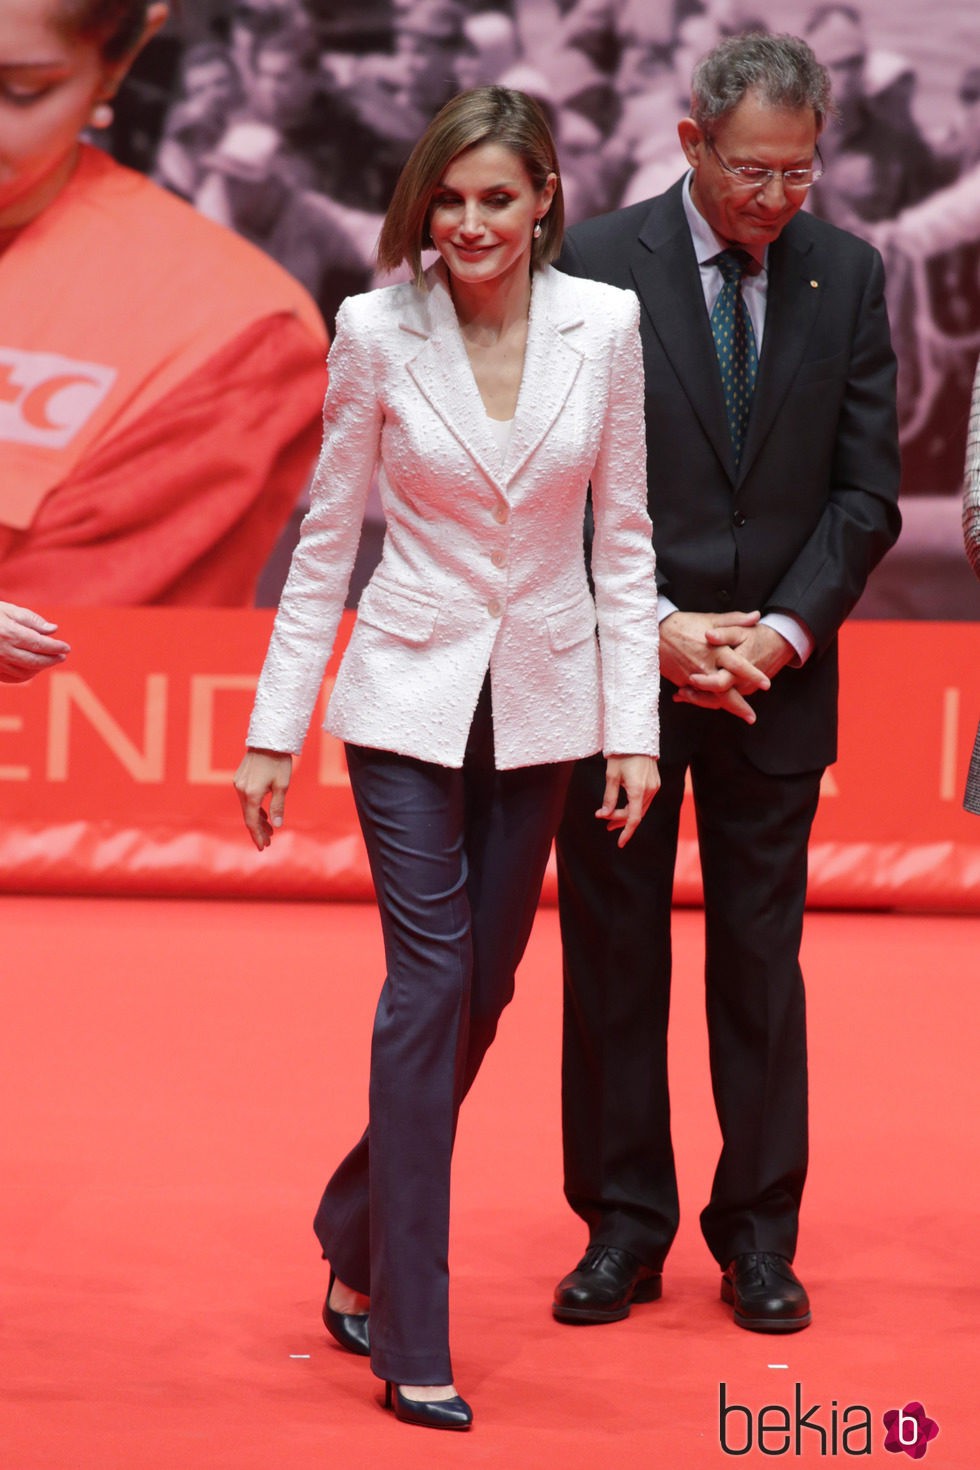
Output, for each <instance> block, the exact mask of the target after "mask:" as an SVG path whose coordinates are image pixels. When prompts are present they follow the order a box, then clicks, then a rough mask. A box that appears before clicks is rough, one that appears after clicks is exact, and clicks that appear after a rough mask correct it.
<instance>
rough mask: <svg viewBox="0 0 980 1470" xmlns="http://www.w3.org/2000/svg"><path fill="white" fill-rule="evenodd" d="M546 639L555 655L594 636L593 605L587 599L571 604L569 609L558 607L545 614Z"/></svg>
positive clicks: (590, 600) (589, 599)
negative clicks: (548, 640)
mask: <svg viewBox="0 0 980 1470" xmlns="http://www.w3.org/2000/svg"><path fill="white" fill-rule="evenodd" d="M545 622H546V623H547V624H548V638H549V639H550V641H551V646H552V648H553V649H554V650H555V652H556V653H560V652H561V650H562V649H563V648H574V647H575V645H576V643H584V642H585V640H586V639H587V638H592V637H594V635H595V604H594V603H593V601H592V599H591V598H589V597H587V598H584V599H580V600H579V601H578V602H573V603H572V604H571V605H570V606H569V607H558V608H555V609H554V610H553V611H552V612H549V613H545Z"/></svg>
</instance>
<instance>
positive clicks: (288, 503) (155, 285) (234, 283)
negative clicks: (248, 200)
mask: <svg viewBox="0 0 980 1470" xmlns="http://www.w3.org/2000/svg"><path fill="white" fill-rule="evenodd" d="M166 16H167V8H166V6H165V5H162V4H147V3H145V0H73V3H69V0H4V4H3V7H2V9H0V73H2V76H3V78H4V88H3V91H2V93H0V158H2V159H3V170H2V174H0V583H2V585H3V587H4V590H5V593H6V595H8V596H9V597H11V598H13V599H15V600H17V601H18V602H23V603H26V604H27V605H28V606H31V605H33V606H37V605H40V604H42V603H45V602H47V603H66V602H67V603H86V604H96V605H97V604H106V605H118V604H125V603H160V604H162V603H196V604H201V605H222V606H245V605H248V604H250V603H251V602H252V600H253V594H254V589H255V584H256V580H257V578H258V575H259V572H260V570H261V568H262V566H263V564H264V562H265V560H266V558H267V556H268V555H269V552H270V551H271V549H272V547H273V545H274V544H275V542H276V539H277V537H278V535H279V532H280V529H281V528H282V526H283V525H284V524H285V522H286V521H287V520H288V518H289V515H290V512H291V510H292V507H293V504H294V503H295V501H296V499H297V496H298V495H299V494H300V492H301V491H302V489H303V487H304V486H305V484H306V482H307V479H308V476H309V472H310V469H311V467H312V463H313V460H314V459H315V456H316V443H317V439H318V434H319V420H320V403H321V401H322V394H323V386H324V381H325V370H324V362H323V359H324V354H325V349H326V334H325V331H324V328H323V323H322V320H321V318H320V315H319V313H318V311H317V309H316V306H315V304H314V302H313V301H312V300H311V299H310V297H309V295H308V294H307V293H306V292H305V291H304V290H303V289H302V288H301V287H300V286H298V285H297V284H296V282H294V281H293V280H291V279H290V277H289V276H287V275H286V273H285V272H284V271H282V270H281V269H280V268H279V267H278V266H277V265H275V264H274V263H273V262H272V261H270V260H268V259H267V258H266V257H265V256H264V255H263V254H261V252H259V251H257V250H254V249H253V248H252V247H251V246H249V245H247V244H246V243H245V242H244V241H241V240H238V239H236V238H235V236H234V235H233V234H231V233H230V232H228V231H227V230H222V229H218V228H217V227H216V226H215V225H213V224H211V223H210V222H209V221H207V220H205V219H202V218H201V217H200V215H199V214H197V213H196V212H195V211H194V210H193V209H191V208H190V207H189V206H188V205H186V204H185V203H183V201H181V200H179V199H176V198H175V197H174V196H173V195H172V194H170V193H169V192H167V191H166V190H164V189H161V188H159V187H158V186H157V185H156V184H153V183H151V182H149V180H147V179H146V178H144V177H143V176H142V175H139V174H136V173H132V172H130V171H129V170H128V169H125V168H122V167H121V166H120V165H119V164H117V163H115V162H114V161H113V160H112V159H110V158H108V157H107V156H106V155H105V154H104V153H102V152H100V151H98V150H96V149H94V148H91V147H89V146H88V145H86V144H85V143H84V142H82V141H81V139H80V136H79V135H80V133H81V132H82V130H83V129H84V128H86V127H87V126H89V125H96V126H98V125H104V124H105V123H106V122H107V121H108V119H109V118H110V117H111V100H112V97H113V95H114V93H115V90H116V88H117V87H118V86H119V84H120V81H121V80H122V78H123V76H124V75H125V72H126V69H127V67H128V66H129V64H130V62H131V61H132V59H133V57H134V56H135V55H136V53H137V51H138V50H139V48H140V47H141V46H142V45H144V44H145V43H146V42H147V41H148V40H149V39H150V37H151V36H152V35H153V34H154V33H155V32H156V31H157V30H159V28H160V27H161V26H162V25H163V23H164V21H165V20H166Z"/></svg>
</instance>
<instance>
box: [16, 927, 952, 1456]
mask: <svg viewBox="0 0 980 1470" xmlns="http://www.w3.org/2000/svg"><path fill="white" fill-rule="evenodd" d="M700 923H701V916H700V914H699V913H696V912H683V913H681V914H679V915H678V917H677V945H676V950H677V983H676V987H675V994H676V1000H675V1007H674V1022H673V1036H672V1074H673V1093H674V1098H675V1116H676V1144H677V1150H678V1155H679V1160H680V1166H681V1171H682V1172H681V1190H682V1203H683V1206H684V1209H685V1215H684V1219H683V1222H682V1226H681V1234H680V1236H679V1238H678V1241H677V1244H676V1246H675V1248H674V1250H673V1252H672V1254H671V1257H670V1260H669V1262H668V1274H667V1277H666V1284H665V1296H664V1300H663V1301H662V1302H661V1303H658V1304H653V1305H650V1306H646V1307H640V1308H637V1309H636V1310H634V1312H633V1314H632V1316H631V1318H630V1319H629V1321H627V1322H624V1323H621V1324H616V1325H613V1326H608V1327H594V1328H578V1329H575V1328H569V1327H561V1326H559V1325H557V1324H556V1323H553V1322H552V1320H551V1318H550V1315H549V1312H548V1303H549V1300H550V1295H551V1291H552V1288H553V1285H554V1282H555V1279H556V1278H557V1277H558V1276H559V1275H560V1274H562V1273H563V1272H564V1271H565V1270H567V1269H568V1268H569V1267H570V1266H571V1265H572V1264H573V1263H574V1261H575V1259H576V1258H577V1256H578V1255H579V1253H580V1251H581V1249H582V1246H583V1244H584V1241H583V1237H582V1231H581V1229H580V1227H579V1225H578V1222H577V1221H576V1220H575V1219H574V1217H573V1216H572V1215H571V1214H570V1213H569V1211H568V1210H567V1208H566V1207H565V1205H564V1202H563V1200H562V1197H561V1188H560V1160H559V1129H558V1024H559V1008H560V985H559V950H558V939H557V920H556V916H555V913H554V911H553V910H545V911H544V912H543V913H542V914H541V916H540V918H539V922H538V925H537V928H536V931H535V935H534V938H533V940H532V947H531V950H530V952H529V955H528V959H527V961H526V963H525V965H524V967H523V971H522V975H521V984H520V985H519V993H518V998H517V1000H516V1001H515V1003H514V1005H513V1006H512V1008H511V1009H510V1011H509V1012H508V1014H507V1016H506V1017H505V1020H504V1024H503V1027H502V1031H501V1036H500V1039H499V1041H498V1043H497V1045H496V1047H495V1048H494V1050H493V1052H492V1053H491V1056H490V1058H489V1060H488V1062H487V1065H486V1067H485V1069H484V1072H483V1074H482V1075H481V1078H480V1080H479V1082H478V1084H477V1088H476V1091H475V1093H474V1095H473V1097H472V1098H471V1099H470V1101H469V1102H468V1104H467V1108H466V1110H465V1112H464V1115H463V1123H462V1126H461V1135H460V1143H459V1149H458V1168H457V1174H456V1186H455V1188H456V1204H455V1238H454V1282H455V1296H454V1357H455V1365H456V1373H457V1379H458V1382H459V1384H460V1387H461V1389H462V1390H463V1391H464V1393H465V1394H466V1395H467V1397H468V1398H469V1399H470V1400H471V1402H472V1404H473V1406H474V1410H475V1414H476V1425H475V1427H474V1429H473V1431H472V1432H471V1433H470V1434H469V1435H466V1436H452V1435H445V1436H440V1435H436V1434H433V1433H431V1432H428V1433H427V1432H425V1431H422V1430H417V1429H412V1428H409V1427H407V1426H404V1425H400V1424H397V1423H395V1422H394V1420H393V1418H392V1417H391V1416H390V1415H385V1414H384V1413H383V1412H382V1410H381V1408H380V1407H379V1403H380V1387H379V1385H378V1384H377V1382H376V1380H374V1379H372V1378H371V1376H370V1374H369V1372H368V1369H367V1367H366V1365H365V1364H364V1363H363V1361H360V1360H356V1359H353V1358H350V1357H347V1356H346V1355H344V1354H343V1353H341V1352H340V1351H339V1350H338V1349H335V1348H334V1347H333V1346H332V1345H331V1344H330V1343H329V1342H328V1341H327V1340H326V1338H325V1334H324V1332H323V1330H322V1328H321V1327H320V1325H319V1320H318V1316H319V1309H320V1305H321V1300H322V1295H323V1290H324V1287H325V1282H326V1275H325V1268H324V1267H323V1265H322V1263H321V1262H320V1261H319V1259H318V1254H317V1248H316V1244H315V1241H314V1239H313V1236H312V1233H311V1230H310V1220H311V1217H312V1213H313V1209H314V1206H315V1203H316V1200H317V1198H318V1195H319V1191H320V1188H321V1186H322V1184H323V1181H324V1177H325V1174H326V1172H327V1170H328V1169H329V1167H331V1166H332V1165H333V1163H334V1162H335V1161H336V1159H337V1158H338V1156H339V1155H340V1153H341V1151H342V1150H343V1149H344V1148H345V1147H346V1146H347V1145H348V1144H349V1142H350V1141H351V1140H352V1138H353V1137H354V1134H355V1132H356V1130H358V1129H359V1128H360V1127H361V1125H362V1124H363V1121H364V1114H365V1083H366V1063H367V1047H368V1034H369V1028H370V1019H371V1014H372V1011H373V1006H374V1001H375V996H376V991H377V988H378V984H379V980H380V974H381V953H380V941H379V936H378V930H377V921H376V917H375V915H374V912H373V910H372V909H371V908H368V907H363V908H361V907H351V908H347V907H339V906H338V907H315V906H302V905H258V904H233V903H227V904H220V903H202V904H199V905H195V904H193V903H186V904H180V903H170V902H152V901H145V902H144V901H138V900H130V901H126V900H118V901H114V900H95V899H77V900H60V899H31V898H3V899H0V926H2V927H0V933H2V935H3V947H4V959H3V968H2V987H3V1000H2V1012H0V1018H2V1036H3V1066H2V1069H0V1094H2V1117H3V1138H2V1142H0V1153H2V1170H0V1180H2V1185H0V1187H2V1203H0V1273H2V1276H0V1279H2V1282H3V1296H2V1304H0V1464H2V1466H3V1470H34V1467H39V1466H45V1467H48V1466H50V1467H58V1470H84V1467H92V1470H96V1467H97V1470H205V1467H207V1470H327V1467H337V1470H342V1467H348V1466H349V1467H353V1470H360V1467H368V1466H370V1467H375V1466H378V1467H385V1466H392V1467H398V1470H401V1467H413V1466H422V1465H426V1466H436V1467H438V1466H442V1465H444V1464H450V1463H451V1464H453V1465H464V1464H465V1465H473V1466H486V1465H492V1466H501V1467H507V1470H532V1467H534V1470H536V1467H539V1466H540V1467H549V1470H551V1467H554V1470H585V1467H588V1470H594V1467H599V1470H605V1467H607V1466H609V1467H612V1466H619V1465H621V1464H628V1465H631V1466H633V1465H635V1466H639V1467H651V1470H652V1467H657V1470H686V1467H689V1466H690V1467H694V1470H700V1467H702V1466H704V1467H718V1466H722V1465H725V1464H729V1463H740V1464H750V1465H762V1464H771V1463H773V1462H774V1461H775V1462H776V1463H781V1462H782V1463H785V1462H786V1461H787V1460H790V1459H797V1458H800V1459H803V1460H809V1461H811V1462H815V1461H821V1462H825V1461H828V1460H834V1461H839V1462H851V1461H852V1460H853V1459H855V1458H858V1456H859V1452H860V1451H861V1450H862V1449H864V1448H866V1446H867V1443H868V1440H869V1439H870V1449H871V1453H870V1454H861V1455H860V1459H861V1460H862V1461H863V1462H864V1463H867V1461H868V1460H870V1461H871V1462H873V1463H875V1462H876V1463H879V1464H888V1465H891V1466H892V1467H895V1466H896V1465H897V1466H898V1467H900V1466H901V1465H904V1464H906V1463H908V1460H907V1459H906V1457H905V1456H903V1455H902V1454H897V1455H894V1454H889V1453H887V1452H886V1450H885V1449H884V1438H885V1428H884V1424H883V1420H882V1416H883V1414H884V1412H885V1411H886V1410H888V1409H891V1408H899V1409H904V1407H905V1405H906V1404H908V1403H910V1402H912V1401H920V1402H921V1403H923V1404H924V1406H925V1410H926V1412H927V1413H928V1414H929V1416H931V1418H933V1419H934V1420H935V1421H936V1422H937V1423H938V1425H939V1431H940V1432H939V1435H938V1437H937V1438H936V1439H934V1440H933V1441H932V1442H931V1443H930V1444H929V1446H928V1450H927V1454H926V1457H925V1463H926V1465H927V1466H928V1467H930V1470H953V1467H955V1470H975V1467H976V1466H978V1465H980V1431H978V1428H977V1425H976V1420H975V1413H974V1409H973V1407H972V1406H973V1404H974V1403H975V1399H974V1395H975V1394H976V1392H977V1390H976V1380H977V1374H978V1370H980V1355H978V1353H977V1347H976V1334H975V1322H976V1318H977V1314H978V1302H977V1293H976V1286H975V1280H976V1274H977V1270H976V1244H977V1240H976V1229H975V1226H976V1220H977V1194H978V1189H977V1166H976V1155H975V1150H974V1148H973V1147H972V1145H973V1144H974V1140H975V1131H976V1125H975V1118H976V1111H977V1108H976V1103H977V1096H976V1081H975V1079H976V1075H977V1066H976V1061H975V1058H974V1055H973V1053H974V1049H975V1041H974V1036H975V1030H974V1024H973V1023H974V1017H975V1014H976V992H977V981H978V979H980V964H978V954H980V919H975V918H965V917H964V918H918V917H914V916H901V917H892V916H886V915H870V916H862V915H855V914H848V915H843V916H841V915H833V914H826V913H814V914H811V915H810V917H809V920H808V931H807V941H806V951H805V966H806V973H807V981H808V993H809V1006H810V1026H811V1067H812V1098H813V1129H812V1131H813V1166H812V1171H811V1178H810V1184H809V1187H808V1192H807V1197H806V1201H805V1213H804V1221H803V1232H802V1243H801V1249H800V1254H799V1257H798V1262H797V1264H798V1266H799V1268H800V1272H801V1275H803V1276H804V1278H805V1280H806V1281H807V1284H808V1286H809V1287H810V1289H811V1294H812V1296H813V1299H814V1315H815V1321H814V1326H813V1327H812V1328H811V1329H810V1330H809V1331H807V1332H804V1333H801V1334H799V1335H795V1336H792V1337H788V1338H782V1339H780V1338H777V1337H769V1336H759V1335H756V1334H753V1333H747V1332H741V1331H739V1330H737V1329H736V1328H734V1327H733V1326H732V1324H731V1320H730V1313H729V1312H728V1311H727V1310H726V1309H725V1308H723V1307H722V1306H721V1304H720V1302H719V1300H718V1276H717V1271H716V1270H715V1268H714V1266H713V1263H712V1262H711V1260H710V1259H709V1257H708V1255H707V1253H706V1251H705V1249H704V1246H703V1245H702V1243H701V1239H700V1235H699V1233H698V1229H697V1212H698V1209H699V1207H700V1205H701V1203H702V1202H703V1198H704V1195H705V1192H706V1189H707V1186H708V1182H709V1180H710V1175H711V1170H712V1166H713V1160H714V1153H715V1148H716V1137H715V1125H714V1119H713V1113H712V1109H711V1103H710V1094H709V1090H708V1081H707V1073H706V1048H705V1041H704V1034H703V1032H704V1026H703V1005H702V998H701V984H700V964H701V937H700ZM771 1365H785V1366H771ZM722 1382H724V1383H725V1384H726V1385H727V1390H726V1392H727V1395H728V1399H729V1402H730V1403H736V1404H738V1405H742V1406H744V1411H743V1410H736V1411H734V1412H733V1413H731V1414H730V1415H729V1416H728V1419H727V1421H726V1425H727V1438H726V1444H727V1448H728V1451H729V1453H727V1454H726V1452H725V1449H724V1448H723V1446H722V1444H721V1443H720V1438H719V1413H718V1400H719V1385H720V1384H721V1383H722ZM797 1383H799V1384H801V1385H802V1387H801V1390H800V1398H801V1407H800V1415H801V1416H802V1417H804V1418H805V1420H806V1422H805V1423H804V1424H803V1426H802V1427H800V1428H799V1429H798V1428H797V1426H796V1416H797V1410H796V1405H795V1385H796V1384H797ZM766 1405H771V1406H774V1408H773V1409H772V1410H771V1411H767V1415H766V1416H763V1419H762V1423H763V1428H764V1430H765V1438H764V1440H763V1447H764V1448H765V1449H766V1450H767V1451H768V1453H761V1452H760V1447H759V1421H760V1412H761V1410H762V1409H763V1408H764V1407H765V1406H766ZM814 1406H816V1407H815V1408H814ZM864 1408H867V1409H868V1410H869V1411H870V1417H871V1429H870V1434H869V1435H867V1436H866V1434H865V1431H864V1430H863V1429H861V1428H860V1424H861V1423H862V1422H863V1409H864ZM811 1410H812V1411H813V1412H808V1411H811ZM859 1411H860V1412H859ZM750 1420H751V1432H752V1435H753V1441H752V1448H751V1449H750V1450H749V1451H748V1453H745V1454H742V1455H735V1454H733V1453H732V1451H736V1450H740V1449H742V1448H743V1447H744V1446H745V1444H746V1436H747V1433H748V1431H749V1427H750ZM786 1425H788V1426H789V1427H788V1428H785V1427H784V1426H786ZM835 1427H836V1428H835ZM845 1429H849V1430H850V1431H851V1437H850V1438H849V1439H846V1440H845V1437H844V1431H845ZM797 1435H798V1436H799V1452H798V1451H797V1444H796V1436H797ZM784 1446H785V1449H784Z"/></svg>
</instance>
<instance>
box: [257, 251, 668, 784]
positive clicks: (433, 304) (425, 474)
mask: <svg viewBox="0 0 980 1470" xmlns="http://www.w3.org/2000/svg"><path fill="white" fill-rule="evenodd" d="M638 320H639V306H638V303H637V299H636V297H635V296H634V295H633V293H632V292H631V291H622V290H619V289H617V288H616V287H613V286H606V285H602V284H599V283H598V282H594V281H584V280H576V279H573V278H571V277H569V276H566V275H562V274H560V273H559V272H558V271H555V270H553V269H552V268H551V267H546V268H545V269H543V270H539V271H537V272H535V274H534V277H533V282H532V292H531V310H530V318H529V322H528V334H527V348H526V353H525V361H524V373H523V377H522V380H521V387H520V393H519V397H518V402H517V411H516V414H515V417H514V423H513V430H512V435H511V440H510V446H509V449H508V450H507V453H506V457H505V459H504V460H503V462H501V454H500V451H499V449H498V447H497V444H496V442H495V440H494V437H493V432H492V430H491V428H490V425H489V423H488V420H487V415H486V410H485V408H484V406H483V400H482V399H481V397H480V393H479V389H478V388H477V385H476V380H475V378H474V376H473V372H472V369H471V367H470V362H469V358H468V357H467V353H466V347H465V344H464V342H463V338H462V335H461V333H460V330H459V325H458V322H457V320H456V314H455V310H454V308H453V303H452V297H451V295H450V292H449V287H448V276H447V274H446V271H445V268H444V267H443V266H442V264H441V262H437V264H436V265H435V266H433V267H430V269H429V270H428V271H427V272H426V276H425V284H424V286H423V287H422V288H421V289H420V288H418V287H416V286H414V285H409V284H405V285H397V286H388V287H384V288H382V289H380V290H377V291H372V292H369V293H368V294H366V295H363V296H354V297H351V298H349V299H348V300H347V301H346V302H345V303H344V305H343V306H342V308H341V310H340V313H339V315H338V318H337V332H336V338H335V341H334V345H333V349H332V351H331V354H330V384H329V388H328V391H327V397H326V401H325V404H324V438H323V448H322V451H321V454H320V459H319V463H318V465H317V470H316V475H315V477H314V481H313V487H312V499H311V505H310V510H309V512H308V514H307V516H306V518H305V520H304V522H303V527H302V534H301V537H300V542H299V545H298V546H297V548H296V551H295V553H294V555H293V561H292V565H291V567H290V572H289V577H288V579H287V582H286V586H285V588H284V590H283V595H282V600H281V603H280V606H279V611H278V614H277V616H276V620H275V626H274V628H273V633H272V639H271V642H270V645H269V651H268V654H267V656H266V660H265V664H264V666H263V669H262V676H261V679H260V681H259V686H258V691H257V694H256V700H255V707H254V710H253V712H252V719H251V723H250V725H249V732H248V743H249V745H251V746H255V747H259V748H264V749H270V750H278V751H294V752H295V751H298V750H299V749H300V748H301V745H302V742H303V738H304V736H305V733H306V729H307V726H308V724H309V721H310V718H311V715H312V712H313V708H314V705H315V703H316V699H317V695H318V693H319V690H320V686H321V681H322V678H323V671H324V667H325V664H326V661H327V659H328V657H329V655H330V651H331V649H332V646H333V641H334V638H335V636H336V631H337V626H338V622H339V619H340V615H341V611H342V608H343V605H344V599H345V596H346V592H347V587H348V583H349V580H350V574H351V570H352V567H353V562H354V557H355V555H356V551H357V544H358V539H359V536H360V528H361V521H362V518H363V515H364V509H365V503H366V500H367V495H368V490H369V488H370V486H371V483H372V480H373V477H374V475H375V473H376V472H377V473H378V477H379V487H380V493H381V501H382V506H383V509H384V513H385V517H386V521H387V528H386V532H385V540H384V550H383V554H382V558H381V562H380V564H379V566H378V568H377V570H376V571H375V573H374V576H373V577H372V578H371V581H370V582H369V584H368V586H367V587H366V588H365V589H364V592H363V594H362V596H361V601H360V606H359V608H358V614H357V620H356V624H355V627H354V630H353V632H352V635H351V639H350V643H349V645H348V648H347V651H346V653H345V655H344V658H343V660H342V663H341V667H340V671H339V674H338V677H337V682H336V686H335V688H334V691H333V695H332V697H331V699H330V704H329V707H328V711H327V718H326V721H325V725H326V728H327V729H328V730H329V731H330V732H331V733H332V734H334V735H337V736H339V737H340V738H341V739H342V740H345V741H350V742H353V743H354V744H356V745H366V746H371V747H374V748H378V749H382V750H392V751H397V752H399V753H401V754H403V755H408V756H415V757H418V758H419V759H422V760H427V761H431V762H433V763H435V764H438V765H444V766H461V765H462V763H463V755H464V751H465V748H466V740H467V735H468V733H469V729H470V724H471V721H472V717H473V713H474V710H475V709H476V703H477V699H478V697H479V694H480V689H481V687H482V685H483V681H484V678H485V676H486V673H487V669H488V668H489V670H490V679H491V691H492V702H493V723H494V746H495V753H496V756H495V758H496V763H497V766H498V767H499V768H501V769H506V768H512V767H515V766H525V765H538V764H541V763H543V762H547V761H562V760H571V759H576V758H578V757H581V756H584V755H590V754H593V753H594V752H595V751H597V750H599V749H602V750H604V751H605V752H606V753H607V754H650V755H655V754H656V753H657V751H658V748H659V747H658V721H657V694H658V683H659V678H658V672H659V671H658V661H657V637H658V625H657V608H656V583H655V580H654V557H653V548H652V545H651V527H650V521H649V518H648V516H647V512H646V457H645V443H644V420H643V365H642V361H641V353H640V342H639V334H638V331H637V326H638ZM590 481H591V483H592V493H593V505H594V518H595V541H594V549H593V558H592V570H593V577H594V583H595V602H593V599H592V597H591V595H590V592H589V586H588V581H587V577H586V571H585V564H584V557H583V549H582V544H583V543H582V535H583V513H584V507H585V498H586V490H587V487H588V485H589V482H590ZM597 613H598V630H599V644H597V642H596V637H595V632H596V621H597ZM600 644H601V661H600V653H599V646H600Z"/></svg>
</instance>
